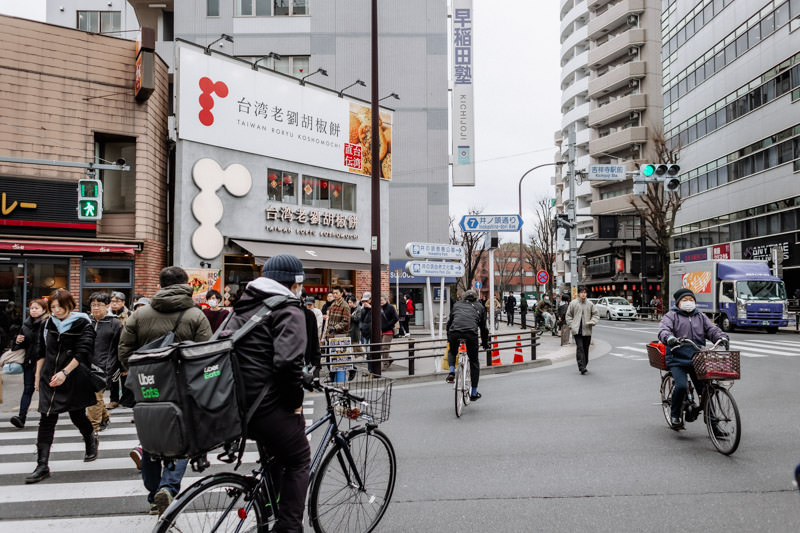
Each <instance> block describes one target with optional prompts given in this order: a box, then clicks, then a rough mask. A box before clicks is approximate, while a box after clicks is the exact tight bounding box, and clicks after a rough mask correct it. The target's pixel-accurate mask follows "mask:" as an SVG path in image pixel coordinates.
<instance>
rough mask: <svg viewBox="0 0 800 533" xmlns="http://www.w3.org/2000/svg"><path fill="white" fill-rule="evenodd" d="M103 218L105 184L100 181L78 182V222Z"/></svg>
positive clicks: (85, 180) (87, 180) (84, 180)
mask: <svg viewBox="0 0 800 533" xmlns="http://www.w3.org/2000/svg"><path fill="white" fill-rule="evenodd" d="M102 217H103V183H102V182H101V181H100V180H98V179H82V180H78V220H100V219H101V218H102Z"/></svg>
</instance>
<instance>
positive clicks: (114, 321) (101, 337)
mask: <svg viewBox="0 0 800 533" xmlns="http://www.w3.org/2000/svg"><path fill="white" fill-rule="evenodd" d="M89 320H90V321H91V322H92V327H93V328H94V331H95V339H94V358H93V359H92V362H93V363H94V364H96V365H97V366H99V367H100V368H102V369H103V370H105V371H106V381H107V382H108V384H109V386H110V385H111V382H112V381H113V378H114V374H115V373H116V372H117V371H118V370H119V368H120V364H119V358H118V357H117V350H118V348H119V336H120V333H121V332H122V322H120V321H119V319H118V318H117V317H116V316H115V315H112V314H107V315H106V316H104V317H103V318H101V319H100V320H95V318H94V317H93V316H91V315H89Z"/></svg>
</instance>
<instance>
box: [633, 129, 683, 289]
mask: <svg viewBox="0 0 800 533" xmlns="http://www.w3.org/2000/svg"><path fill="white" fill-rule="evenodd" d="M650 130H651V131H652V132H653V133H652V136H651V140H652V141H653V142H652V145H653V151H654V152H655V156H656V162H658V163H666V164H675V163H677V162H678V159H679V158H680V153H679V152H680V146H676V147H671V146H670V145H669V143H668V142H667V140H666V138H665V137H664V131H663V130H661V129H656V128H652V127H651V128H650ZM682 203H683V198H681V197H680V194H679V193H678V192H677V191H665V190H664V184H663V183H662V182H659V183H648V184H647V193H646V194H644V195H642V196H637V197H634V198H633V199H632V200H631V202H630V204H631V206H632V207H633V209H634V211H636V214H637V215H639V216H640V217H643V218H644V221H645V225H646V227H647V241H648V242H649V243H651V244H652V245H653V246H654V247H655V248H656V251H657V254H658V259H659V263H660V264H661V299H662V300H663V301H669V300H668V298H667V297H666V296H667V294H668V292H669V291H668V288H667V283H666V277H667V272H668V269H669V262H670V240H671V239H672V235H673V234H674V232H675V215H676V214H677V212H678V209H680V207H681V204H682ZM640 265H641V266H640V268H642V269H644V270H643V271H644V272H646V271H647V270H646V268H647V259H646V257H643V258H642V259H641V263H640ZM648 303H649V302H642V305H647V304H648Z"/></svg>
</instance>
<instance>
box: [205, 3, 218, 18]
mask: <svg viewBox="0 0 800 533" xmlns="http://www.w3.org/2000/svg"><path fill="white" fill-rule="evenodd" d="M206 16H207V17H218V16H219V0H206Z"/></svg>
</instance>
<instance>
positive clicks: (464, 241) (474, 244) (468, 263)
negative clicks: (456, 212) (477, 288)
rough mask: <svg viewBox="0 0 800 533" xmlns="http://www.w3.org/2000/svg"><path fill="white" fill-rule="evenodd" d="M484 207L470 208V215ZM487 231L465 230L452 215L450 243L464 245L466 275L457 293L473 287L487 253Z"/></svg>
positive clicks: (459, 282)
mask: <svg viewBox="0 0 800 533" xmlns="http://www.w3.org/2000/svg"><path fill="white" fill-rule="evenodd" d="M482 211H483V210H482V209H477V208H470V209H469V214H470V215H480V214H481V212H482ZM485 238H486V232H485V231H464V230H462V229H461V228H460V227H459V225H458V224H456V221H455V219H454V218H453V217H450V244H458V245H460V246H463V247H464V276H463V277H462V278H460V279H459V280H458V283H457V284H456V293H457V294H461V293H463V292H464V291H466V290H467V289H469V288H471V287H472V281H473V280H474V279H475V273H476V272H477V271H478V268H479V266H480V264H481V259H483V256H484V255H485V254H486V250H484V246H483V243H484V240H485Z"/></svg>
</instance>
